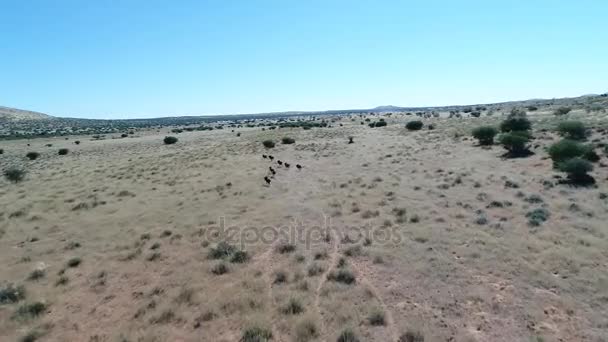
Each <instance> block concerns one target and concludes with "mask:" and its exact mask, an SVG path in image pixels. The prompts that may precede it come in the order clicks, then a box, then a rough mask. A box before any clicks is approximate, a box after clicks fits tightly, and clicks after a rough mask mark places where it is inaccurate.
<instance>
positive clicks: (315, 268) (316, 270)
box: [308, 263, 325, 277]
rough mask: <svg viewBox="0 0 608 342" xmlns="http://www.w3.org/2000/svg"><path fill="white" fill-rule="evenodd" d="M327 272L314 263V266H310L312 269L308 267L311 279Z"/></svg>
mask: <svg viewBox="0 0 608 342" xmlns="http://www.w3.org/2000/svg"><path fill="white" fill-rule="evenodd" d="M324 271H325V268H324V267H323V266H321V265H319V264H317V263H314V264H312V265H310V267H308V276H309V277H314V276H318V275H319V274H321V273H323V272H324Z"/></svg>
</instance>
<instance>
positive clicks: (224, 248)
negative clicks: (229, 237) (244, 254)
mask: <svg viewBox="0 0 608 342" xmlns="http://www.w3.org/2000/svg"><path fill="white" fill-rule="evenodd" d="M236 251H237V249H236V247H234V246H232V245H231V244H229V243H227V242H226V241H222V242H220V243H218V244H217V246H215V247H214V248H211V249H210V250H209V254H208V255H207V257H208V258H209V259H224V258H227V257H229V256H230V255H232V254H233V253H235V252H236Z"/></svg>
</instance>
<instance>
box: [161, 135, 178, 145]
mask: <svg viewBox="0 0 608 342" xmlns="http://www.w3.org/2000/svg"><path fill="white" fill-rule="evenodd" d="M163 142H164V143H165V145H172V144H175V143H176V142H177V138H176V137H170V136H169V137H165V139H163Z"/></svg>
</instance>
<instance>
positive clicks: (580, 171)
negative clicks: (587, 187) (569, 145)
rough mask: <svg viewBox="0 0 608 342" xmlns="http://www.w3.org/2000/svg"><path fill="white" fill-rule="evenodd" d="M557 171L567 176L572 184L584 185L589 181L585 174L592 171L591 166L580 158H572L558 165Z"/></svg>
mask: <svg viewBox="0 0 608 342" xmlns="http://www.w3.org/2000/svg"><path fill="white" fill-rule="evenodd" d="M559 170H560V171H562V172H565V173H567V174H568V178H569V179H570V180H571V181H572V182H574V183H586V182H587V180H589V179H590V176H589V175H588V174H587V172H591V171H593V165H592V164H591V163H590V162H589V161H587V160H585V159H582V158H578V157H577V158H572V159H569V160H566V161H565V162H563V163H560V164H559Z"/></svg>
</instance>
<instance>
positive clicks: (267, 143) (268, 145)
mask: <svg viewBox="0 0 608 342" xmlns="http://www.w3.org/2000/svg"><path fill="white" fill-rule="evenodd" d="M262 145H264V147H266V148H273V147H274V141H272V140H264V141H262Z"/></svg>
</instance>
